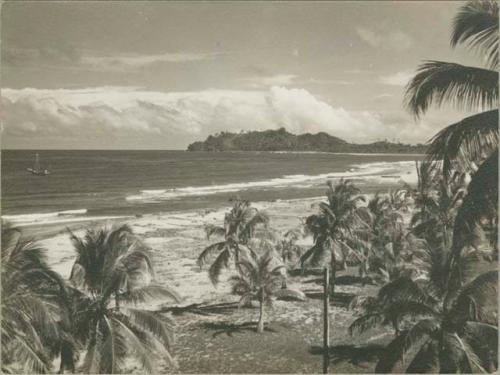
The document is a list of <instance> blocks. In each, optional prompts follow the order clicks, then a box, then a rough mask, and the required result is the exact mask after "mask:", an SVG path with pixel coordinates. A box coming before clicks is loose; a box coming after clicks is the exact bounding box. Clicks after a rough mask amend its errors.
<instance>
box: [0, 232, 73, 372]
mask: <svg viewBox="0 0 500 375" xmlns="http://www.w3.org/2000/svg"><path fill="white" fill-rule="evenodd" d="M2 224H3V225H2V258H1V259H2V271H1V272H2V278H1V281H2V285H1V296H2V323H1V337H2V341H1V343H2V352H1V353H2V357H1V358H2V372H4V373H11V372H17V373H22V372H25V373H46V372H49V370H51V368H52V360H53V359H54V358H55V357H56V356H57V355H58V354H59V353H57V352H56V351H55V350H51V349H54V348H53V347H52V346H53V345H52V344H53V343H56V342H58V341H59V340H60V339H61V336H62V333H61V331H60V329H59V328H60V322H61V319H62V317H63V316H64V307H65V302H66V301H65V299H66V297H67V295H66V289H65V285H64V282H63V280H62V279H61V277H60V276H59V275H58V274H57V273H55V272H54V271H52V270H51V269H50V267H49V266H48V265H47V263H46V260H45V250H44V249H43V248H42V247H40V245H39V244H37V243H36V242H35V241H33V240H31V239H23V238H21V232H20V231H19V230H18V229H15V228H13V227H10V226H9V225H8V224H6V223H2Z"/></svg>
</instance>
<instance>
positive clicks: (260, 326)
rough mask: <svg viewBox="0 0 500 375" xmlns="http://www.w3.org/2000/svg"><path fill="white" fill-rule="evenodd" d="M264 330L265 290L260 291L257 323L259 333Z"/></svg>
mask: <svg viewBox="0 0 500 375" xmlns="http://www.w3.org/2000/svg"><path fill="white" fill-rule="evenodd" d="M262 332H264V290H263V289H261V291H260V298H259V322H258V323H257V333H262Z"/></svg>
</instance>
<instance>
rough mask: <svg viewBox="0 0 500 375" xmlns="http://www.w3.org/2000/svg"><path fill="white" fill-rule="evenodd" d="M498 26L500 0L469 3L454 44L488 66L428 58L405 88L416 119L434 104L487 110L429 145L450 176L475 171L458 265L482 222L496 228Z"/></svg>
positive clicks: (458, 235)
mask: <svg viewBox="0 0 500 375" xmlns="http://www.w3.org/2000/svg"><path fill="white" fill-rule="evenodd" d="M498 24H499V23H498V3H497V2H496V1H488V0H482V1H468V2H467V3H466V4H465V5H463V6H462V7H461V9H460V11H459V12H458V14H457V16H456V17H455V21H454V24H453V31H452V37H451V45H452V47H455V46H457V45H459V44H463V45H465V46H466V47H468V48H469V49H471V50H473V51H475V52H477V53H479V54H480V55H481V57H483V59H484V62H485V64H486V68H479V67H471V66H464V65H460V64H454V63H448V62H441V61H429V62H426V63H424V64H423V65H421V66H420V68H419V70H418V72H417V74H416V75H415V77H414V78H413V79H412V80H411V81H410V83H409V84H408V86H407V89H406V105H407V107H408V108H409V109H410V111H411V112H413V114H414V115H415V116H416V117H419V116H421V115H422V114H423V113H424V112H426V111H427V109H428V108H429V107H430V105H431V104H433V103H436V104H437V105H438V106H440V105H441V104H443V103H444V102H446V101H448V102H451V103H452V104H454V105H455V106H457V107H461V108H465V109H477V108H481V110H482V111H483V112H480V113H477V114H474V115H472V116H469V117H467V118H465V119H463V120H461V121H459V122H457V123H455V124H452V125H449V126H448V127H446V128H445V129H443V130H442V131H440V132H439V133H438V134H437V135H435V136H434V138H433V139H432V140H431V143H430V147H429V149H428V160H430V161H437V160H439V161H441V165H442V171H443V176H444V178H445V179H448V177H449V176H450V175H452V174H453V171H461V172H472V173H473V175H472V181H471V185H472V186H474V190H472V191H470V192H469V193H468V195H467V196H466V197H465V198H464V204H463V205H462V207H461V208H460V209H459V212H458V213H457V220H456V222H455V228H454V229H455V230H454V236H453V254H454V255H453V257H452V258H451V259H450V261H451V262H456V263H457V262H458V261H457V260H456V258H458V257H460V253H461V251H462V249H463V248H464V246H466V245H468V244H470V243H471V241H473V239H474V231H475V230H476V229H477V227H478V224H481V223H482V222H484V221H488V222H489V223H490V224H491V225H493V227H494V230H495V232H496V230H497V221H498V220H497V215H498V214H497V206H498V78H499V75H498V38H499V35H498V28H499V27H498ZM485 176H491V178H486V179H483V178H484V177H485ZM480 178H481V179H480ZM473 182H474V184H473ZM472 186H471V188H472ZM476 202H477V203H478V204H477V207H476V208H472V207H474V206H475V205H476V204H475V203H476ZM453 268H454V269H457V268H456V267H453ZM457 271H458V269H457Z"/></svg>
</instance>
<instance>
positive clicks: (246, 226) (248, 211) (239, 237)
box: [197, 198, 269, 285]
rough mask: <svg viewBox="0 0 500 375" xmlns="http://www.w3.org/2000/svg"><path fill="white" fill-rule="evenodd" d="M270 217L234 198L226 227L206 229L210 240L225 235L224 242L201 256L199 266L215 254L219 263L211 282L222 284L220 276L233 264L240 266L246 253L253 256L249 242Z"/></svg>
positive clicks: (212, 269) (211, 270)
mask: <svg viewBox="0 0 500 375" xmlns="http://www.w3.org/2000/svg"><path fill="white" fill-rule="evenodd" d="M268 222H269V218H268V216H267V215H266V214H265V213H264V212H262V211H259V210H258V209H256V208H254V207H251V204H250V202H249V201H246V200H241V199H238V198H237V199H234V200H233V207H232V209H231V211H229V212H228V213H226V215H225V216H224V226H222V227H221V226H216V225H209V226H207V227H205V231H206V234H207V239H210V236H211V235H214V234H215V235H221V236H224V240H223V241H220V242H216V243H214V244H212V245H210V246H208V247H206V248H205V249H204V250H203V251H202V252H201V254H200V255H199V256H198V260H197V263H198V265H199V266H200V267H202V266H203V265H204V264H206V263H207V262H208V261H209V259H210V258H212V257H213V256H214V255H215V260H214V261H213V263H212V264H211V265H210V268H209V269H208V275H209V277H210V281H212V283H213V284H214V285H216V284H217V283H218V282H219V277H220V274H221V272H222V270H223V269H224V268H228V267H229V261H230V259H231V258H234V262H235V264H237V263H238V262H239V260H240V258H241V255H242V253H243V254H245V255H249V254H251V255H255V254H252V250H251V248H250V247H248V246H246V245H247V244H248V241H249V240H250V239H251V238H252V237H254V235H255V230H256V228H257V227H258V226H259V225H263V226H267V224H268Z"/></svg>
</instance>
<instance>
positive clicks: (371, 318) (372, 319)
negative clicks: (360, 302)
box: [348, 312, 385, 336]
mask: <svg viewBox="0 0 500 375" xmlns="http://www.w3.org/2000/svg"><path fill="white" fill-rule="evenodd" d="M384 321H385V317H384V315H383V314H382V313H380V312H377V313H368V314H364V315H362V316H360V317H359V318H357V319H356V320H354V321H353V322H352V323H351V325H350V326H349V329H348V330H349V335H351V336H354V335H355V334H356V333H363V332H366V331H368V330H370V329H374V328H376V327H377V326H380V325H382V323H383V322H384Z"/></svg>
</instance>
